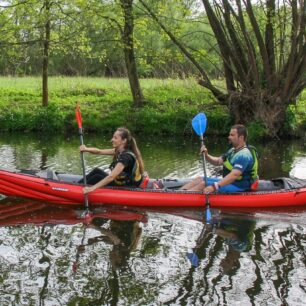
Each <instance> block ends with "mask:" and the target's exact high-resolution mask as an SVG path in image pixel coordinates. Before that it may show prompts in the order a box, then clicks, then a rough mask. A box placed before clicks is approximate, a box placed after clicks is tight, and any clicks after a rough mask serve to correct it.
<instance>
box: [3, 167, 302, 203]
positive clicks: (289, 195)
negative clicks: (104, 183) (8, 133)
mask: <svg viewBox="0 0 306 306" xmlns="http://www.w3.org/2000/svg"><path fill="white" fill-rule="evenodd" d="M82 190H83V185H82V184H79V183H76V182H68V181H62V180H58V179H54V178H52V177H51V178H48V176H47V175H46V177H41V176H38V175H31V174H27V173H22V172H12V171H5V170H0V193H1V194H4V195H6V196H14V197H21V198H28V199H33V200H39V201H44V202H49V203H54V204H60V205H81V204H83V203H84V194H83V192H82ZM208 199H209V203H210V206H211V207H259V208H260V207H261V208H264V207H286V206H303V205H306V186H305V187H301V188H294V189H290V190H288V189H280V190H272V191H258V192H244V193H231V194H210V195H209V196H208ZM88 200H89V203H90V205H101V204H107V205H121V206H141V207H203V206H204V205H205V203H206V196H205V194H203V193H200V192H189V191H182V190H175V189H170V190H169V189H167V190H164V189H141V188H110V187H108V188H101V189H97V190H95V191H94V192H91V193H90V194H89V195H88Z"/></svg>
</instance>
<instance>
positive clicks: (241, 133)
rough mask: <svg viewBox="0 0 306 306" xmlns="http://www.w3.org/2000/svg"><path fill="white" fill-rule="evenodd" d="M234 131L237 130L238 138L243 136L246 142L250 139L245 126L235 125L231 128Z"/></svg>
mask: <svg viewBox="0 0 306 306" xmlns="http://www.w3.org/2000/svg"><path fill="white" fill-rule="evenodd" d="M231 129H232V130H237V134H238V137H239V136H243V138H244V140H245V141H246V140H247V138H248V130H247V128H246V127H245V126H244V125H243V124H235V125H233V126H232V127H231Z"/></svg>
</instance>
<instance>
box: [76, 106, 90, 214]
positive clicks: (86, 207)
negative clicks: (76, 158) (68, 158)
mask: <svg viewBox="0 0 306 306" xmlns="http://www.w3.org/2000/svg"><path fill="white" fill-rule="evenodd" d="M75 117H76V120H77V123H78V127H79V135H80V144H81V145H83V144H84V141H83V128H82V114H81V109H80V105H79V103H77V106H76V109H75ZM81 162H82V170H83V183H84V186H86V184H87V182H86V172H85V161H84V153H83V152H81ZM84 204H85V210H86V212H88V207H89V205H88V195H87V194H85V197H84Z"/></svg>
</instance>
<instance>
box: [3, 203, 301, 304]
mask: <svg viewBox="0 0 306 306" xmlns="http://www.w3.org/2000/svg"><path fill="white" fill-rule="evenodd" d="M212 213H213V224H212V225H207V224H206V223H205V222H204V208H203V209H196V210H190V209H174V208H165V209H158V210H155V209H151V210H147V209H144V210H142V209H139V208H135V209H131V208H129V210H125V209H121V210H120V209H118V208H113V207H96V208H92V210H91V214H90V215H89V216H87V217H85V215H84V211H83V210H82V209H80V208H78V209H74V208H71V207H55V206H50V205H47V204H45V203H40V202H28V201H22V200H16V199H12V198H6V199H4V200H2V201H1V202H0V234H1V239H0V263H1V268H0V272H1V275H2V286H1V287H0V288H1V289H0V302H1V305H11V304H17V305H18V304H20V303H19V302H18V299H20V298H22V301H23V303H25V304H31V305H35V303H36V302H35V301H37V300H40V301H41V304H43V305H44V304H50V303H51V304H52V301H54V300H58V301H61V303H62V304H69V303H71V304H72V305H77V304H80V303H83V304H90V303H93V304H95V305H105V304H134V305H148V304H155V303H156V304H163V303H167V304H181V305H195V304H198V303H201V304H210V303H212V304H222V303H225V302H227V303H230V304H231V303H234V302H235V301H240V302H241V303H242V302H244V301H245V297H246V296H248V299H247V300H249V301H253V302H254V301H256V300H257V299H262V298H267V297H268V296H269V299H270V300H273V301H274V303H275V304H280V303H281V304H284V302H286V301H295V300H296V299H297V296H296V294H295V292H291V291H292V288H296V286H298V288H300V289H298V291H299V296H304V297H305V292H303V289H302V288H304V287H303V286H304V285H305V281H304V280H303V278H300V276H301V275H303V273H304V275H305V272H306V268H305V246H306V240H305V234H306V222H305V217H306V209H305V208H304V210H303V208H299V210H298V211H297V210H295V209H292V211H288V210H287V211H286V213H285V214H283V212H282V211H273V210H272V211H270V212H264V211H262V212H257V211H249V212H243V213H241V212H233V211H225V210H215V209H214V210H212ZM190 250H192V251H193V253H194V254H196V256H197V258H198V259H197V260H198V262H197V264H194V262H192V261H190V258H188V257H186V254H187V253H188V252H189V253H190ZM286 265H287V266H286ZM273 271H274V272H273ZM271 277H273V279H275V281H274V284H273V283H271V281H270V279H271ZM241 280H243V283H241ZM267 288H269V289H268V291H267ZM296 290H297V289H296ZM234 292H235V294H234ZM270 293H271V294H270ZM272 297H273V298H272ZM8 301H9V302H10V303H11V304H10V303H8ZM246 304H248V303H246ZM285 304H286V303H285ZM296 305H298V303H296Z"/></svg>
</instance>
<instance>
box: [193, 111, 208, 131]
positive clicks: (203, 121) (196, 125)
mask: <svg viewBox="0 0 306 306" xmlns="http://www.w3.org/2000/svg"><path fill="white" fill-rule="evenodd" d="M191 124H192V127H193V130H194V131H195V132H196V133H197V135H198V136H202V135H203V134H204V133H205V131H206V126H207V118H206V115H205V114H204V113H199V114H197V115H196V116H195V117H194V118H193V119H192V122H191Z"/></svg>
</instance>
